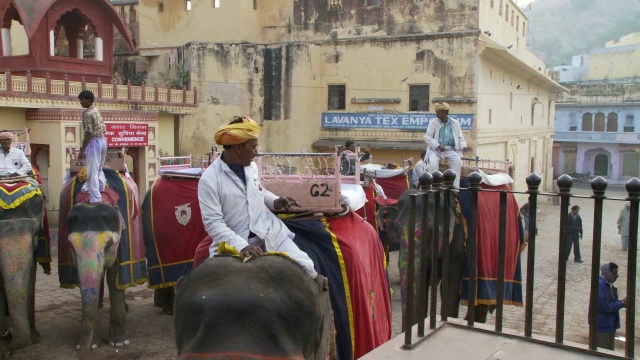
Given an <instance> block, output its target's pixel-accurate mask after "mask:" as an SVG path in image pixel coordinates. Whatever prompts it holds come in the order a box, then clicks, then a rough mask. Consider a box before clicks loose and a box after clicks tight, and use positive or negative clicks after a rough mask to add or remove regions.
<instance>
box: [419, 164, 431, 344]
mask: <svg viewBox="0 0 640 360" xmlns="http://www.w3.org/2000/svg"><path fill="white" fill-rule="evenodd" d="M419 180H420V191H421V192H422V193H421V194H420V198H421V199H422V219H420V220H421V221H420V269H419V270H418V271H419V274H420V277H419V278H418V281H419V283H418V336H420V337H422V336H424V320H425V319H426V318H427V304H428V302H427V301H428V299H429V297H428V296H427V295H428V293H429V288H428V287H427V259H428V257H427V255H428V251H429V246H428V243H429V239H431V234H430V233H429V231H427V229H428V228H429V216H427V214H429V199H431V195H432V194H431V185H432V184H433V176H432V175H431V174H429V173H424V174H422V175H421V176H420V179H419Z"/></svg>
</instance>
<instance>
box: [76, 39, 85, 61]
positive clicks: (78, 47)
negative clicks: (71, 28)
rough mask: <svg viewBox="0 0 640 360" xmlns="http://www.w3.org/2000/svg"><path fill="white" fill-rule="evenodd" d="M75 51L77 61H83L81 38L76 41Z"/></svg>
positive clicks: (82, 42)
mask: <svg viewBox="0 0 640 360" xmlns="http://www.w3.org/2000/svg"><path fill="white" fill-rule="evenodd" d="M76 51H77V56H76V57H77V58H78V59H84V40H82V39H81V38H77V39H76Z"/></svg>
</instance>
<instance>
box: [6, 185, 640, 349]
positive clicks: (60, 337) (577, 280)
mask: <svg viewBox="0 0 640 360" xmlns="http://www.w3.org/2000/svg"><path fill="white" fill-rule="evenodd" d="M580 186H581V188H579V189H576V190H575V191H574V193H581V194H587V195H589V194H590V190H589V189H587V188H586V185H580ZM607 194H608V195H609V196H617V197H624V196H626V193H625V192H624V190H623V188H622V187H616V188H613V189H612V191H609V192H608V193H607ZM572 203H573V204H578V205H580V206H581V207H582V210H581V215H582V219H583V224H584V226H585V229H584V239H583V240H582V241H581V249H582V258H583V260H584V263H583V264H578V263H574V262H573V261H570V262H568V263H567V299H566V317H565V339H566V340H567V341H575V342H578V343H587V339H588V325H587V310H588V302H589V281H590V272H589V268H590V264H591V236H592V224H593V206H592V202H591V201H589V200H588V199H574V200H572ZM539 204H540V205H539V208H540V213H539V214H538V217H539V223H538V227H539V234H538V238H537V247H536V265H535V290H534V318H533V320H534V324H533V325H534V333H535V334H539V335H545V336H549V337H553V336H554V331H555V308H556V289H557V275H556V273H557V265H558V256H557V253H558V231H559V226H558V221H559V206H553V205H552V204H551V201H550V200H547V199H545V198H542V199H540V201H539ZM622 206H623V204H622V203H620V202H613V201H606V202H605V212H604V220H603V224H604V228H603V247H602V259H603V260H608V261H614V262H616V263H617V264H618V265H619V266H620V270H621V276H620V278H619V279H618V282H617V283H616V284H617V286H618V288H619V292H620V294H621V296H622V297H624V296H626V264H627V259H626V252H624V251H622V250H621V247H620V243H619V235H618V234H617V228H616V220H617V217H618V214H619V211H620V209H621V208H622ZM526 256H527V251H526V250H525V251H524V252H523V253H522V260H523V261H522V265H523V266H522V269H523V279H524V278H526ZM56 261H57V259H54V263H53V264H52V270H53V274H52V275H49V276H47V275H43V274H42V271H41V270H40V269H39V270H38V280H37V285H36V286H37V295H36V321H37V327H38V330H39V331H40V333H41V334H42V341H41V342H40V343H39V344H36V345H31V346H29V347H27V348H25V349H22V350H18V351H16V352H15V354H14V356H13V358H14V359H25V360H26V359H39V360H58V359H60V360H62V359H72V358H76V357H77V353H76V351H75V350H74V346H75V343H76V339H77V338H78V335H79V331H80V318H81V314H80V291H79V290H78V289H73V290H69V289H61V288H60V287H59V282H58V275H57V272H56V270H57V263H56ZM397 264H398V255H397V252H395V253H392V255H391V260H390V266H389V278H390V282H391V286H392V289H393V290H394V292H393V294H392V311H393V320H392V321H393V335H394V336H395V335H397V334H399V333H400V328H401V310H400V309H401V304H400V289H399V276H398V267H397ZM524 289H525V287H524V285H523V290H524ZM639 290H640V289H639ZM636 296H640V291H639V294H638V295H636ZM523 297H524V294H523ZM126 298H127V303H128V304H129V313H128V314H127V329H128V334H129V338H130V340H131V345H130V346H129V347H127V348H125V349H121V350H118V351H117V352H116V350H115V349H113V348H110V347H109V346H107V345H102V346H101V347H100V348H99V349H98V350H95V351H94V352H93V355H94V356H93V357H94V358H95V359H160V360H163V359H175V357H176V351H175V345H174V335H173V321H172V320H173V318H172V317H171V316H167V315H164V314H162V310H161V309H160V308H158V307H155V306H154V304H153V291H152V290H150V289H147V288H146V287H145V286H144V285H143V286H138V287H136V288H132V289H129V290H127V291H126ZM108 308H109V302H108V297H107V298H105V307H104V308H103V309H101V310H100V315H101V319H100V323H99V328H98V330H97V333H96V336H97V338H98V339H100V338H101V337H103V336H106V335H107V334H108V325H109V323H108V321H109V320H108V316H109V311H108ZM465 313H466V309H464V308H461V311H460V314H461V316H464V314H465ZM638 313H639V314H640V311H638ZM625 314H626V313H625V310H622V311H621V316H622V317H623V325H622V329H620V330H619V331H618V334H619V335H624V316H625ZM494 320H495V318H494V316H491V315H490V316H489V320H488V323H489V324H493V321H494ZM636 323H638V322H636ZM504 327H505V328H512V329H515V330H518V331H523V330H524V308H518V307H513V306H506V307H505V315H504ZM636 335H637V336H638V335H640V328H638V327H636ZM639 342H640V339H638V338H636V344H637V343H639ZM616 347H617V351H619V352H623V351H624V348H623V343H622V342H619V341H618V342H617V343H616ZM636 354H640V347H638V346H636Z"/></svg>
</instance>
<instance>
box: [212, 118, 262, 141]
mask: <svg viewBox="0 0 640 360" xmlns="http://www.w3.org/2000/svg"><path fill="white" fill-rule="evenodd" d="M259 136H260V126H259V125H258V124H256V122H255V121H253V120H251V119H249V118H248V117H246V116H243V117H242V122H241V123H236V124H229V125H225V126H222V127H220V128H219V129H218V131H216V137H215V139H216V144H218V145H237V144H242V143H244V142H247V141H249V140H252V139H257V138H258V137H259Z"/></svg>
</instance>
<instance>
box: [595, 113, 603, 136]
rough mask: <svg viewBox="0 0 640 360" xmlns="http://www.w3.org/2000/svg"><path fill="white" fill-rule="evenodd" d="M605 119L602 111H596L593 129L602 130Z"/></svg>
mask: <svg viewBox="0 0 640 360" xmlns="http://www.w3.org/2000/svg"><path fill="white" fill-rule="evenodd" d="M604 123H605V121H604V113H601V112H599V113H597V114H596V121H595V124H594V126H593V131H601V132H604V128H605V124H604Z"/></svg>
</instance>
